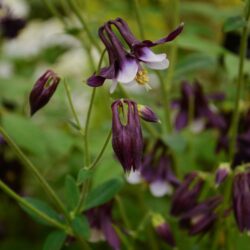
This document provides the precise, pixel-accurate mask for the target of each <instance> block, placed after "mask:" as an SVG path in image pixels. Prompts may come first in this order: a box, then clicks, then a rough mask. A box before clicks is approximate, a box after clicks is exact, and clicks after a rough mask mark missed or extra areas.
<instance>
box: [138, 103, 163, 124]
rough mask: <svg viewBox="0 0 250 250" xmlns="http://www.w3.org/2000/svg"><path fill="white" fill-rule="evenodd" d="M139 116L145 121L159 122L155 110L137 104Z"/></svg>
mask: <svg viewBox="0 0 250 250" xmlns="http://www.w3.org/2000/svg"><path fill="white" fill-rule="evenodd" d="M137 108H138V112H139V116H140V117H141V118H142V119H143V120H145V121H147V122H160V120H159V118H158V117H157V115H156V114H155V112H154V111H153V110H152V109H151V108H150V107H148V106H144V105H141V104H138V105H137Z"/></svg>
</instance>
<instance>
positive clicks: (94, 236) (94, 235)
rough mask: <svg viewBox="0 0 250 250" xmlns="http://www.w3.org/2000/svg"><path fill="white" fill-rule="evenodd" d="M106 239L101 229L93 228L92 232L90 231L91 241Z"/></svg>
mask: <svg viewBox="0 0 250 250" xmlns="http://www.w3.org/2000/svg"><path fill="white" fill-rule="evenodd" d="M104 240H105V237H104V235H103V232H102V231H101V230H99V229H96V228H92V229H91V232H90V239H89V241H90V242H93V243H95V242H98V241H104Z"/></svg>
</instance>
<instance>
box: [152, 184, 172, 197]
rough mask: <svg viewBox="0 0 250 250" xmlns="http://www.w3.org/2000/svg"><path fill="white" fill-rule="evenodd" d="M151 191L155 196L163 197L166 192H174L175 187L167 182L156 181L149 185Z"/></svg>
mask: <svg viewBox="0 0 250 250" xmlns="http://www.w3.org/2000/svg"><path fill="white" fill-rule="evenodd" d="M149 188H150V192H151V194H152V195H153V196H155V197H162V196H164V195H165V194H172V192H173V188H172V186H170V184H168V183H167V182H163V181H155V182H152V183H151V184H150V186H149Z"/></svg>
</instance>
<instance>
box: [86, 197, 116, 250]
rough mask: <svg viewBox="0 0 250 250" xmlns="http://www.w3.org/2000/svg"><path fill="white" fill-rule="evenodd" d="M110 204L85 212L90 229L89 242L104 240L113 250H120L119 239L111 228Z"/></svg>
mask: <svg viewBox="0 0 250 250" xmlns="http://www.w3.org/2000/svg"><path fill="white" fill-rule="evenodd" d="M112 205H113V203H112V202H109V203H106V204H104V205H101V206H99V207H95V208H92V209H89V210H87V211H86V212H85V214H86V216H87V218H88V221H89V224H90V227H91V229H92V232H91V237H90V241H92V242H97V241H99V240H106V241H107V242H108V244H109V245H110V246H111V247H112V249H114V250H120V239H119V237H118V235H117V233H116V231H115V229H114V227H113V225H112V224H113V219H112Z"/></svg>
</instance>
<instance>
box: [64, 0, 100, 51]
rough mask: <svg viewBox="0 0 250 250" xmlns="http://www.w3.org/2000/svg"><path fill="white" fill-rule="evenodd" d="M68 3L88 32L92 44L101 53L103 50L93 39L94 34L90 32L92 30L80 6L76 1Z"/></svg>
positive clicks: (69, 0)
mask: <svg viewBox="0 0 250 250" xmlns="http://www.w3.org/2000/svg"><path fill="white" fill-rule="evenodd" d="M68 3H69V5H70V7H71V9H72V11H73V12H74V13H75V14H76V16H77V18H78V19H79V21H80V23H81V24H82V26H83V28H84V30H85V31H86V34H87V36H88V37H89V40H90V42H91V43H92V44H93V45H94V46H95V47H96V49H97V50H98V51H99V52H101V48H100V46H99V44H98V43H97V42H96V40H95V38H94V37H93V35H92V33H91V32H90V29H89V27H88V25H87V23H86V21H85V19H84V18H83V16H82V15H81V12H80V10H79V8H78V6H77V5H76V3H75V1H74V0H68Z"/></svg>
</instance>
